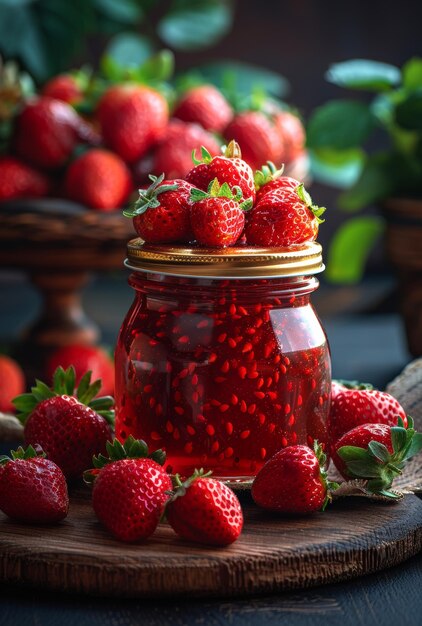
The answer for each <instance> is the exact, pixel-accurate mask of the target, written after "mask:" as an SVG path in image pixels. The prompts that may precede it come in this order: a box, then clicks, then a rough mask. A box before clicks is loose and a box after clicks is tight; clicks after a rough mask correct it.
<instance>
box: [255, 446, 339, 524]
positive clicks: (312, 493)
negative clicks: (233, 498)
mask: <svg viewBox="0 0 422 626" xmlns="http://www.w3.org/2000/svg"><path fill="white" fill-rule="evenodd" d="M326 462H327V457H326V455H325V453H324V452H323V450H322V448H321V446H320V445H319V444H318V442H317V441H315V442H314V449H313V450H311V449H310V448H308V446H302V445H295V446H288V447H287V448H283V449H282V450H280V451H279V452H276V454H274V456H272V457H271V458H270V459H269V461H267V463H266V464H265V465H264V466H263V467H262V468H261V469H260V471H259V472H258V474H257V475H256V477H255V480H254V482H253V484H252V498H253V499H254V501H255V503H256V504H257V505H258V506H261V507H263V508H264V509H268V510H269V511H276V512H279V513H288V514H306V513H313V512H315V511H321V510H324V509H325V507H326V506H327V504H328V502H329V501H330V500H331V491H334V490H335V489H336V488H337V487H338V484H337V483H334V482H330V481H329V480H328V478H327V472H326V470H325V464H326Z"/></svg>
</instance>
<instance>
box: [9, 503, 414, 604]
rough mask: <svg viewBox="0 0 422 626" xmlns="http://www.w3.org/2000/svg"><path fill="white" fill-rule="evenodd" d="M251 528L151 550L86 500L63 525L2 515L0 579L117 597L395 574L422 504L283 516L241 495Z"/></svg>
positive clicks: (409, 550) (156, 538)
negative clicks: (217, 544) (123, 537)
mask: <svg viewBox="0 0 422 626" xmlns="http://www.w3.org/2000/svg"><path fill="white" fill-rule="evenodd" d="M242 502H243V506H244V511H245V528H244V531H243V533H242V535H241V537H240V538H239V540H238V541H237V542H236V543H235V544H233V545H232V546H230V547H228V548H224V549H215V548H207V547H202V546H194V545H192V544H189V543H187V542H185V541H183V540H181V539H179V538H178V537H177V536H176V535H175V534H174V533H173V531H172V529H171V528H170V527H168V526H167V525H165V524H162V525H160V527H159V528H158V530H157V532H156V533H155V534H154V535H153V537H151V538H150V539H149V540H148V541H147V542H145V543H139V544H130V545H127V544H123V543H120V542H117V541H114V540H113V539H111V538H110V537H109V535H108V534H107V533H106V532H105V531H104V530H103V529H102V527H101V526H100V524H99V523H98V522H97V521H96V519H95V517H94V515H93V513H92V510H91V506H90V502H89V497H88V495H87V494H85V493H81V492H79V493H78V494H76V495H74V496H73V497H72V501H71V508H70V513H69V516H68V517H67V518H66V520H64V521H63V522H62V523H61V524H60V525H59V526H55V527H41V526H31V527H29V526H25V525H20V524H16V523H12V522H10V521H9V520H7V519H6V518H5V517H3V516H2V517H1V518H0V580H1V581H2V582H3V583H16V584H21V585H29V586H35V587H38V588H45V589H49V590H60V591H71V592H80V593H84V594H93V595H101V596H117V597H121V598H124V597H137V598H144V597H145V598H153V597H160V598H164V597H172V598H174V597H183V596H186V594H187V593H188V594H189V596H190V597H235V596H242V595H246V594H253V593H268V592H274V591H279V590H288V589H297V588H306V587H310V586H315V585H320V584H325V583H330V582H335V581H340V580H345V579H348V578H352V577H355V576H360V575H362V574H367V573H370V572H374V571H378V570H380V569H383V568H386V567H391V566H393V565H396V564H397V563H400V562H401V561H403V560H405V559H407V558H409V557H410V556H412V555H414V554H416V553H417V552H418V551H419V550H421V548H422V501H420V500H419V499H418V498H417V497H416V496H412V495H408V496H406V497H405V498H404V500H402V501H401V502H399V503H397V504H388V505H387V504H380V503H373V502H367V501H364V500H361V499H353V501H347V502H346V501H344V502H337V503H335V504H334V505H333V506H332V507H331V509H330V511H327V512H326V513H319V514H315V515H314V516H312V517H308V518H294V519H293V518H292V519H286V518H281V517H277V516H274V515H270V514H268V513H266V512H264V511H262V510H259V509H258V508H257V507H255V506H254V505H253V504H252V503H251V500H250V496H249V495H248V494H246V495H244V496H242Z"/></svg>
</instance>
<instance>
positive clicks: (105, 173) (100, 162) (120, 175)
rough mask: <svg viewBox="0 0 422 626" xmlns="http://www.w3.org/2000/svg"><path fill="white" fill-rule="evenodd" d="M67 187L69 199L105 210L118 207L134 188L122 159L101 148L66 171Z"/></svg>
mask: <svg viewBox="0 0 422 626" xmlns="http://www.w3.org/2000/svg"><path fill="white" fill-rule="evenodd" d="M65 186H66V193H67V195H68V197H69V198H71V199H72V200H75V201H76V202H80V203H81V204H84V205H85V206H88V207H91V208H92V209H98V210H102V211H112V210H113V209H118V208H119V207H120V206H122V204H124V202H125V201H126V200H127V198H128V196H129V194H130V192H131V191H132V188H133V187H132V179H131V175H130V172H129V170H128V168H127V167H126V165H125V163H124V162H123V161H122V159H121V158H120V157H118V156H117V154H113V153H112V152H109V151H108V150H103V149H99V148H97V149H94V150H89V151H88V152H85V154H83V155H82V156H80V157H78V158H77V159H75V161H73V163H72V164H71V165H70V167H69V169H68V170H67V172H66V179H65Z"/></svg>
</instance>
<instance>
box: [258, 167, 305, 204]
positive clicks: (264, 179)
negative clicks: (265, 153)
mask: <svg viewBox="0 0 422 626" xmlns="http://www.w3.org/2000/svg"><path fill="white" fill-rule="evenodd" d="M283 171H284V165H282V166H281V168H280V169H277V168H276V166H275V165H274V163H272V162H271V161H268V162H267V163H266V164H265V165H263V166H262V168H261V169H260V170H258V171H256V172H255V175H254V181H255V189H256V190H257V192H256V203H258V202H259V201H260V200H262V198H263V197H264V196H265V195H266V194H267V193H269V192H270V191H276V190H277V189H290V190H294V189H296V188H297V186H298V185H299V181H297V180H296V179H295V178H292V177H291V176H282V174H283Z"/></svg>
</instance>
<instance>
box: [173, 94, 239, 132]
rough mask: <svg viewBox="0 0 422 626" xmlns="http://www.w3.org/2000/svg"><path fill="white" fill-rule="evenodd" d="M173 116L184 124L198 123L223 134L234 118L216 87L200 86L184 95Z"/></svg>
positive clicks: (229, 107) (231, 110)
mask: <svg viewBox="0 0 422 626" xmlns="http://www.w3.org/2000/svg"><path fill="white" fill-rule="evenodd" d="M173 115H174V117H177V118H179V119H180V120H183V121H184V122H196V123H197V124H200V125H201V126H202V127H203V128H205V129H206V130H210V131H213V132H216V133H222V132H223V131H224V129H225V128H226V126H227V124H228V123H229V122H230V120H231V119H232V117H233V109H232V108H231V106H230V104H229V103H228V102H227V100H226V98H225V97H224V96H223V94H222V93H221V91H219V90H218V89H217V88H216V87H214V86H213V85H200V86H199V87H192V88H191V89H189V90H188V91H187V92H186V93H185V94H184V95H183V97H182V98H181V100H180V101H179V102H178V104H177V105H176V108H175V109H174V112H173Z"/></svg>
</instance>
